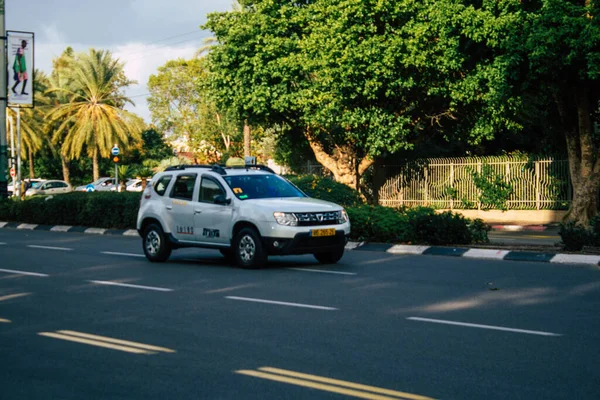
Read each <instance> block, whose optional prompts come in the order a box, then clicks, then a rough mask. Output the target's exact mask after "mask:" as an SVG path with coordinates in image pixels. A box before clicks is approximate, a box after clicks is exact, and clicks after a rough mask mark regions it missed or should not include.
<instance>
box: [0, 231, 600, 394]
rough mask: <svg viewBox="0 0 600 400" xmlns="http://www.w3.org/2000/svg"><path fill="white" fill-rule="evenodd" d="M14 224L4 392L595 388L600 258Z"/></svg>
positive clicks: (4, 264)
mask: <svg viewBox="0 0 600 400" xmlns="http://www.w3.org/2000/svg"><path fill="white" fill-rule="evenodd" d="M141 254H142V251H141V245H140V240H139V239H137V238H130V237H111V236H92V235H85V234H68V233H54V232H41V231H33V232H30V231H17V230H0V355H1V357H0V398H1V399H2V400H12V399H19V400H20V399H27V400H30V399H65V400H66V399H262V400H264V399H341V398H363V399H380V400H382V399H383V400H388V399H426V398H435V399H490V400H491V399H502V400H505V399H544V400H550V399H594V400H596V399H598V398H600V381H599V380H598V355H599V354H600V340H598V339H599V337H600V334H599V333H598V332H599V331H600V317H599V314H598V310H599V309H600V270H598V268H594V267H582V266H572V265H554V264H543V263H523V262H514V261H483V260H476V259H464V258H453V257H439V256H437V257H436V256H391V255H387V254H385V253H376V252H367V251H351V252H348V253H346V255H345V257H344V259H343V260H342V262H341V263H340V264H339V265H336V266H328V267H323V266H320V265H318V264H317V263H316V262H315V261H314V260H313V258H312V257H310V256H302V257H290V258H276V259H273V260H272V261H271V262H270V264H269V266H268V267H267V268H265V269H261V270H257V271H247V270H241V269H237V268H234V267H232V266H229V265H227V264H226V263H225V262H224V261H223V259H222V258H221V256H220V254H219V253H218V252H214V251H203V250H194V249H186V250H179V251H177V252H174V253H173V256H172V259H171V260H170V261H169V262H168V263H164V264H152V263H149V262H147V261H146V260H145V258H143V257H141Z"/></svg>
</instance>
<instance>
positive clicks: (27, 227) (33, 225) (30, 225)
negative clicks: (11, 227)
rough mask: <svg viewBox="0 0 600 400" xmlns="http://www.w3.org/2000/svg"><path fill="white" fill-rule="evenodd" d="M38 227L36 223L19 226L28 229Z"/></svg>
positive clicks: (18, 227)
mask: <svg viewBox="0 0 600 400" xmlns="http://www.w3.org/2000/svg"><path fill="white" fill-rule="evenodd" d="M36 227H37V225H36V224H21V225H19V226H17V229H27V230H30V231H32V230H34V229H35V228H36Z"/></svg>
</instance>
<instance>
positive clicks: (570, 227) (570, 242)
mask: <svg viewBox="0 0 600 400" xmlns="http://www.w3.org/2000/svg"><path fill="white" fill-rule="evenodd" d="M558 234H559V235H560V238H561V239H562V243H563V245H564V246H565V250H569V251H579V250H581V249H583V247H584V246H600V216H598V215H597V216H595V217H594V218H592V219H591V220H590V226H589V227H586V226H583V225H581V224H578V223H577V222H576V221H570V222H567V223H564V224H561V225H560V230H559V232H558Z"/></svg>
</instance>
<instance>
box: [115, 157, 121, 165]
mask: <svg viewBox="0 0 600 400" xmlns="http://www.w3.org/2000/svg"><path fill="white" fill-rule="evenodd" d="M119 160H120V159H119V156H114V157H113V162H114V163H115V164H116V163H118V162H119Z"/></svg>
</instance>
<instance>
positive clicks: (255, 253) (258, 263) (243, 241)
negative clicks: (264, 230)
mask: <svg viewBox="0 0 600 400" xmlns="http://www.w3.org/2000/svg"><path fill="white" fill-rule="evenodd" d="M233 252H234V253H233V255H234V257H235V261H236V264H237V265H238V266H239V267H242V268H247V269H256V268H260V267H262V266H264V265H265V264H266V262H267V254H266V252H265V250H264V248H263V245H262V240H261V237H260V234H259V233H258V232H257V231H256V229H254V228H243V229H241V230H240V231H239V232H238V233H237V234H236V235H235V238H234V240H233Z"/></svg>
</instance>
